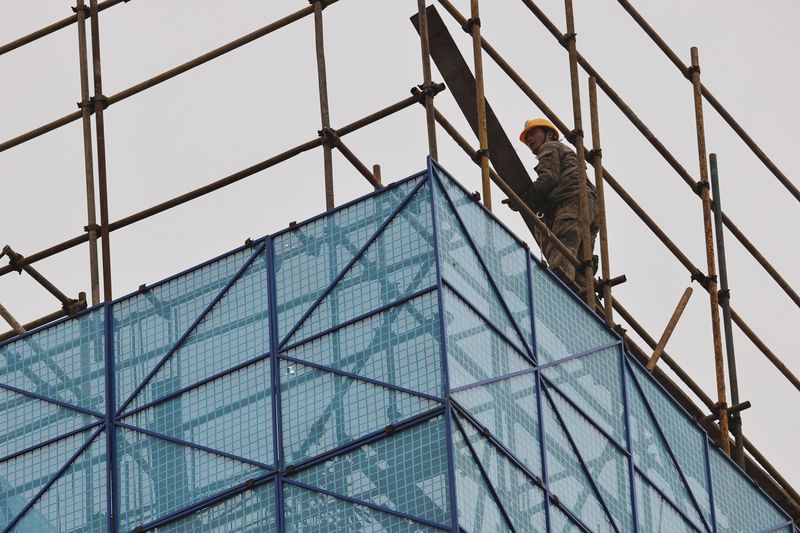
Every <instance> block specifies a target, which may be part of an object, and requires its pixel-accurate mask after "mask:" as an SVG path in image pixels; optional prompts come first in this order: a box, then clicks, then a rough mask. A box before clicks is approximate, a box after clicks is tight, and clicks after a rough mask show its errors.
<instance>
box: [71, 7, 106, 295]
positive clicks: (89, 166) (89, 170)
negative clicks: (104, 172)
mask: <svg viewBox="0 0 800 533" xmlns="http://www.w3.org/2000/svg"><path fill="white" fill-rule="evenodd" d="M75 10H76V14H77V17H78V60H79V62H80V76H81V104H80V105H81V115H82V116H81V120H82V122H83V164H84V168H85V173H86V211H87V224H86V231H87V233H88V234H89V276H90V281H91V290H92V305H97V304H99V303H100V273H99V271H98V264H97V234H98V231H97V229H98V226H97V214H96V211H95V197H94V160H93V157H92V120H91V115H92V110H91V109H90V108H89V107H90V105H91V103H90V100H89V60H88V53H87V48H86V5H85V3H84V1H83V0H77V4H76V8H75Z"/></svg>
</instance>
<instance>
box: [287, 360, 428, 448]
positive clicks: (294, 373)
mask: <svg viewBox="0 0 800 533" xmlns="http://www.w3.org/2000/svg"><path fill="white" fill-rule="evenodd" d="M280 368H281V413H282V422H283V451H284V455H285V457H286V461H287V462H288V464H297V463H300V462H303V461H304V460H306V459H309V458H311V457H314V456H316V455H320V454H322V453H324V452H326V451H329V450H332V449H334V448H337V447H340V446H343V445H345V444H347V443H349V442H352V441H354V440H357V439H359V438H361V437H365V436H367V435H369V434H370V433H374V432H376V431H380V430H383V429H384V428H386V426H389V425H393V424H397V423H398V422H401V421H402V420H405V419H407V418H411V417H413V416H415V415H420V414H423V413H425V412H427V411H430V410H432V409H435V408H436V407H437V406H438V405H439V403H438V402H433V401H431V400H428V399H426V398H422V397H419V396H413V395H411V394H407V393H405V392H401V391H397V390H392V389H389V388H387V387H383V386H381V385H376V384H374V383H370V382H367V381H361V380H358V379H355V378H352V377H348V376H342V375H339V374H334V373H332V372H326V371H324V370H320V369H317V368H314V367H311V366H306V365H302V364H299V363H295V362H292V361H281V365H280Z"/></svg>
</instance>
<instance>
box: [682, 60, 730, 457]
mask: <svg viewBox="0 0 800 533" xmlns="http://www.w3.org/2000/svg"><path fill="white" fill-rule="evenodd" d="M691 56H692V88H693V93H694V115H695V126H696V130H697V155H698V159H699V162H700V184H701V185H702V186H701V187H700V197H701V199H702V200H703V233H704V236H705V244H706V267H707V268H708V278H707V280H708V287H707V290H708V296H709V303H710V305H711V332H712V337H713V343H714V369H715V371H716V377H717V404H718V406H719V429H720V433H721V435H720V441H721V444H722V450H723V451H724V452H725V454H726V455H728V456H730V455H731V445H730V432H729V428H728V400H727V394H728V392H727V387H726V386H725V359H724V357H723V355H722V333H721V332H720V327H719V321H720V317H719V293H718V292H717V265H716V257H715V255H714V230H713V222H712V217H711V195H710V192H709V188H710V187H709V181H708V156H707V154H706V134H705V123H704V120H703V96H702V94H701V92H700V61H699V57H698V51H697V47H696V46H693V47H692V49H691Z"/></svg>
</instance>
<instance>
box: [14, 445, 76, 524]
mask: <svg viewBox="0 0 800 533" xmlns="http://www.w3.org/2000/svg"><path fill="white" fill-rule="evenodd" d="M90 436H91V432H88V431H87V432H82V433H78V434H76V435H73V436H71V437H67V438H64V439H61V440H58V441H56V442H54V443H51V444H49V445H47V446H43V447H41V448H38V449H35V450H32V451H29V452H27V453H25V454H23V455H19V456H17V457H15V458H13V459H10V460H8V461H4V462H2V463H0V495H2V499H0V501H2V504H0V530H2V529H5V528H6V527H8V525H9V524H10V523H11V521H12V520H14V518H15V517H16V516H18V515H19V514H20V513H21V512H22V511H23V510H24V509H25V507H26V506H27V505H28V504H29V503H30V502H31V500H33V498H34V497H35V496H36V495H37V494H38V493H39V492H40V491H41V490H42V489H43V488H44V487H45V486H46V485H47V484H48V483H49V482H50V481H52V480H54V479H55V478H56V474H57V473H58V471H59V470H60V469H61V468H62V467H63V466H64V465H66V464H67V462H68V461H69V460H70V458H72V456H74V455H75V453H77V452H78V450H80V449H81V446H83V444H84V443H85V442H86V441H87V439H88V438H89V437H90ZM40 518H41V517H40V515H31V517H30V518H29V520H28V521H27V522H26V523H28V524H36V523H44V522H43V519H42V520H40ZM20 527H22V526H21V525H20Z"/></svg>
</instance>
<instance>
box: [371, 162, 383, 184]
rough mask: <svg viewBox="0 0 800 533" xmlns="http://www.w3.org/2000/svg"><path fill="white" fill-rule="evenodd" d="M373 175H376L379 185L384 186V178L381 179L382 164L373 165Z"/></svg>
mask: <svg viewBox="0 0 800 533" xmlns="http://www.w3.org/2000/svg"><path fill="white" fill-rule="evenodd" d="M372 175H373V176H375V181H377V182H378V186H380V187H383V180H382V179H381V166H380V165H372Z"/></svg>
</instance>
